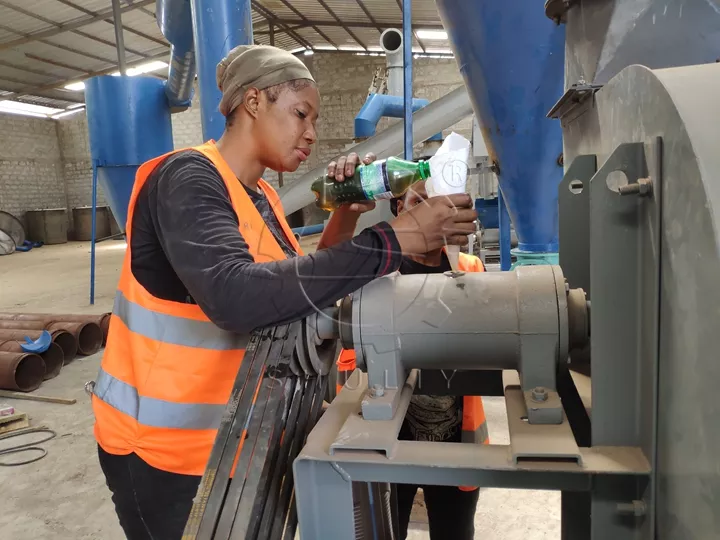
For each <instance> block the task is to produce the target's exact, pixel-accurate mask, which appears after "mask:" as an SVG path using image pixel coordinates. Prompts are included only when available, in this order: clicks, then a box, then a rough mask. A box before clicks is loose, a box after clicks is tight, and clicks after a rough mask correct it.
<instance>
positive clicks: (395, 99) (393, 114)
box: [355, 94, 442, 141]
mask: <svg viewBox="0 0 720 540" xmlns="http://www.w3.org/2000/svg"><path fill="white" fill-rule="evenodd" d="M428 103H430V102H429V101H428V100H427V99H420V98H413V100H412V110H413V112H415V111H417V110H418V109H422V108H423V107H425V105H427V104H428ZM404 114H405V109H404V99H403V96H390V95H387V94H370V95H369V96H368V97H367V100H366V101H365V104H364V105H363V106H362V109H360V112H359V113H358V114H357V116H356V117H355V138H356V139H360V138H364V137H372V136H373V135H375V128H376V127H377V124H378V122H379V121H380V119H381V118H382V117H389V118H403V116H404ZM429 140H431V141H439V140H442V133H438V134H436V135H433V136H432V137H430V139H429Z"/></svg>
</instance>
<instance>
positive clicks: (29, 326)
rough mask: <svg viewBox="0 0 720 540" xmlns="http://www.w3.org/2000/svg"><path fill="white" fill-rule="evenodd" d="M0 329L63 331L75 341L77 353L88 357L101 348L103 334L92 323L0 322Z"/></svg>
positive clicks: (97, 326)
mask: <svg viewBox="0 0 720 540" xmlns="http://www.w3.org/2000/svg"><path fill="white" fill-rule="evenodd" d="M0 328H10V329H13V330H15V329H17V330H48V331H50V332H54V331H57V330H65V331H66V332H70V333H71V334H72V335H73V336H75V339H76V340H77V352H78V353H79V354H82V355H85V356H88V355H91V354H95V353H96V352H98V351H99V350H100V347H102V342H103V332H102V329H101V328H100V326H99V325H97V324H95V323H93V322H56V321H50V322H47V323H46V322H45V321H1V320H0Z"/></svg>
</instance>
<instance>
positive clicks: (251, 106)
mask: <svg viewBox="0 0 720 540" xmlns="http://www.w3.org/2000/svg"><path fill="white" fill-rule="evenodd" d="M243 105H245V110H246V111H247V112H248V113H250V116H252V117H253V118H257V114H258V108H259V107H260V91H259V90H258V89H257V88H248V90H247V91H246V92H245V95H244V96H243Z"/></svg>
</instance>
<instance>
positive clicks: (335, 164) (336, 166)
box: [327, 152, 377, 214]
mask: <svg viewBox="0 0 720 540" xmlns="http://www.w3.org/2000/svg"><path fill="white" fill-rule="evenodd" d="M375 159H377V158H376V156H375V154H373V153H368V154H366V155H365V157H364V158H363V160H362V164H363V165H370V164H371V163H372V162H373V161H375ZM360 164H361V163H360V156H358V155H357V153H355V152H351V153H349V154H348V155H347V156H341V157H339V158H338V159H337V161H331V162H330V164H329V165H328V168H327V175H328V176H329V177H330V178H333V179H334V180H335V181H336V182H343V181H345V179H346V178H351V177H352V176H353V175H354V174H355V169H356V168H357V166H358V165H360ZM374 208H375V201H365V202H355V203H352V204H344V205H342V206H341V207H340V208H338V210H340V211H341V212H352V213H356V214H363V213H365V212H369V211H370V210H372V209H374ZM336 212H337V210H336Z"/></svg>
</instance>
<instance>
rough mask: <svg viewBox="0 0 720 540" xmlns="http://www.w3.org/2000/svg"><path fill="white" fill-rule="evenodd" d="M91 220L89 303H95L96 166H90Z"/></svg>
mask: <svg viewBox="0 0 720 540" xmlns="http://www.w3.org/2000/svg"><path fill="white" fill-rule="evenodd" d="M92 171H93V177H92V222H91V225H90V305H91V306H93V305H95V236H96V235H97V228H96V225H97V166H96V165H95V163H93V166H92Z"/></svg>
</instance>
